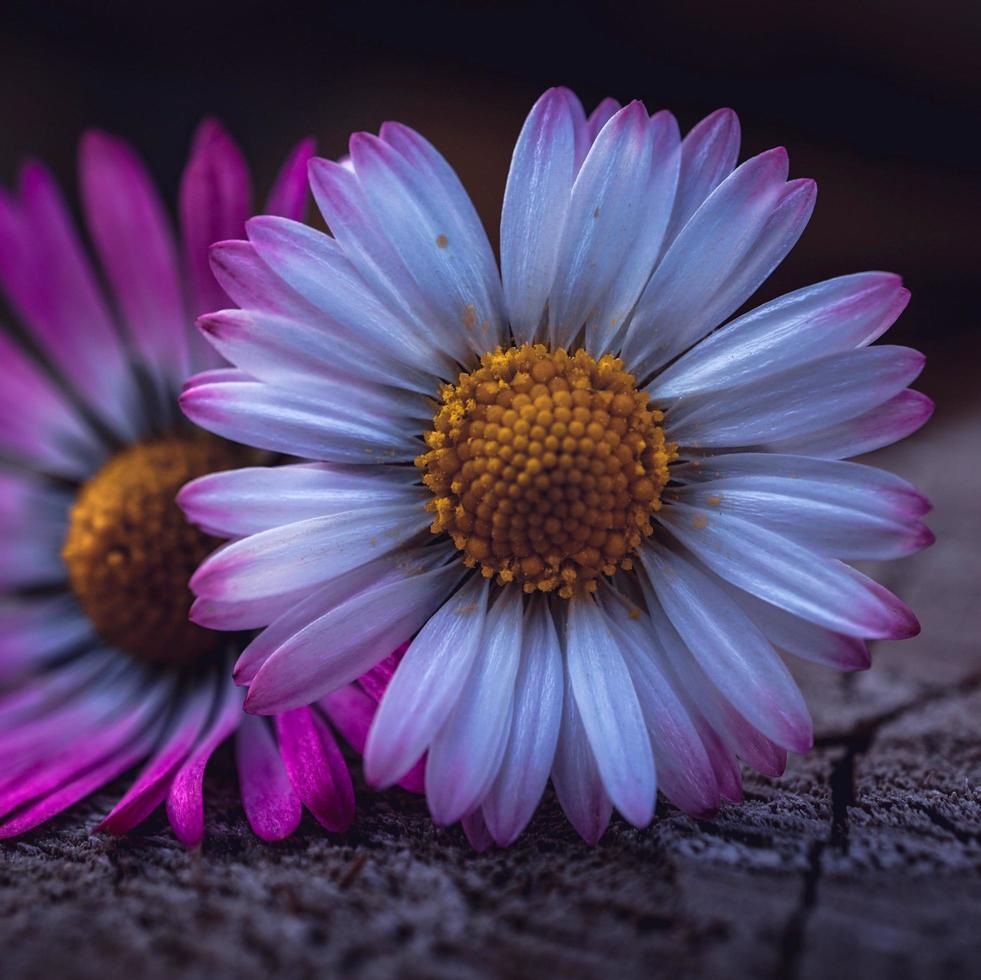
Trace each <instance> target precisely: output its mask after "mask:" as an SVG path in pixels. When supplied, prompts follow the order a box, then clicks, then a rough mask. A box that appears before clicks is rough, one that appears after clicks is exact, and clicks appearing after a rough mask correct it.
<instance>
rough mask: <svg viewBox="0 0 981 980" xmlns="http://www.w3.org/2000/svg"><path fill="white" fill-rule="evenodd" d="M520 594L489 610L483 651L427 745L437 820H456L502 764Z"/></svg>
mask: <svg viewBox="0 0 981 980" xmlns="http://www.w3.org/2000/svg"><path fill="white" fill-rule="evenodd" d="M522 596H523V593H522V592H521V590H520V589H519V588H517V587H516V586H511V587H510V588H504V589H503V590H502V591H501V594H500V595H499V596H498V598H497V601H496V602H495V603H494V606H493V607H492V608H491V610H490V612H489V613H488V614H487V622H486V624H485V626H484V636H483V639H482V641H481V647H482V649H481V650H479V651H478V653H477V656H476V659H475V661H474V664H473V666H472V667H471V668H470V673H469V674H468V675H467V678H466V680H465V681H464V682H463V685H462V689H461V690H460V694H459V697H458V698H457V699H456V703H455V704H454V706H453V710H452V712H451V713H450V716H449V718H448V719H447V720H446V722H445V724H444V725H443V726H442V728H440V730H439V732H438V733H437V734H436V737H435V738H434V739H433V742H432V744H431V745H430V747H429V757H428V759H427V760H426V799H427V801H428V803H429V810H430V812H431V813H432V815H433V819H434V820H435V821H436V822H437V823H439V824H451V823H455V822H456V821H457V820H459V819H460V818H461V817H463V816H464V815H465V814H467V813H469V812H470V811H471V810H472V809H473V808H474V807H475V806H477V805H478V804H479V803H480V802H481V801H482V800H483V798H484V796H485V795H486V793H487V791H488V790H489V789H490V787H491V784H492V783H493V781H494V777H495V776H496V775H497V772H498V769H499V768H500V765H501V760H502V759H503V757H504V750H505V747H506V746H507V742H508V733H509V731H510V729H511V718H512V713H513V710H514V682H515V677H516V676H517V673H518V664H519V663H520V660H521V632H522V624H521V616H522Z"/></svg>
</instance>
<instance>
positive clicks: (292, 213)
mask: <svg viewBox="0 0 981 980" xmlns="http://www.w3.org/2000/svg"><path fill="white" fill-rule="evenodd" d="M315 150H316V144H315V142H314V140H313V138H312V137H307V139H304V140H301V141H300V142H299V143H297V145H296V147H294V149H293V152H292V153H290V155H289V156H288V157H287V158H286V162H285V163H284V164H283V166H282V168H281V169H280V171H279V173H278V174H277V175H276V180H275V181H274V182H273V186H272V190H271V191H270V192H269V197H268V198H267V199H266V206H265V208H264V211H265V213H266V214H275V215H279V216H280V217H282V218H291V219H292V220H293V221H302V220H303V217H304V214H305V213H306V209H307V193H308V185H307V166H308V164H309V163H310V160H311V158H312V157H313V154H314V151H315ZM215 240H216V241H217V239H215Z"/></svg>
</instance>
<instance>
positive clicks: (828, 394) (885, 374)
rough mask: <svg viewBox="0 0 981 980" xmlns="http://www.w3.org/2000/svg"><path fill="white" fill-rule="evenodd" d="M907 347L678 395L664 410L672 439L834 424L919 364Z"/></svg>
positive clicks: (737, 440) (774, 433)
mask: <svg viewBox="0 0 981 980" xmlns="http://www.w3.org/2000/svg"><path fill="white" fill-rule="evenodd" d="M923 361H924V358H923V355H922V354H920V353H919V352H918V351H915V350H911V349H910V348H908V347H890V346H879V347H869V348H865V349H862V350H854V351H846V352H845V353H842V354H831V355H828V356H827V357H822V358H821V359H820V360H817V361H811V362H809V363H807V364H802V365H798V366H797V367H792V368H788V369H787V370H784V371H780V372H778V373H776V374H772V375H769V376H767V377H766V378H765V379H764V380H762V381H757V382H750V383H747V384H743V385H738V386H735V387H732V388H725V389H723V390H722V391H718V392H710V393H705V394H701V395H694V396H692V397H690V398H686V399H684V400H681V401H679V402H678V403H677V404H676V405H675V406H673V407H672V408H671V409H669V411H668V413H667V421H666V431H667V433H668V435H669V437H670V439H671V440H672V441H674V442H678V443H680V444H681V445H684V446H695V447H698V448H701V447H707V446H720V447H727V446H752V445H755V444H757V443H765V442H768V441H769V440H773V439H779V440H789V439H792V438H796V437H799V436H802V435H807V434H808V433H810V432H813V431H814V430H815V429H818V428H822V427H825V426H828V425H835V424H837V423H839V422H843V421H845V420H847V419H850V418H854V417H855V416H857V415H860V414H862V413H863V412H866V411H868V410H869V409H871V408H874V407H875V406H876V405H881V404H882V403H883V402H885V401H888V400H889V399H890V398H892V397H893V396H894V395H895V394H897V393H898V392H899V391H902V389H903V388H905V387H906V385H907V384H909V382H910V381H912V380H913V378H915V377H916V376H917V375H918V374H919V373H920V371H921V370H922V368H923Z"/></svg>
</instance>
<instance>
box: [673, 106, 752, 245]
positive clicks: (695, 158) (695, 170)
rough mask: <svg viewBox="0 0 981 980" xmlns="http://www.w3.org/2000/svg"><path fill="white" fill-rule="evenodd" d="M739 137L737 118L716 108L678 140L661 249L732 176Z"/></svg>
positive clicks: (737, 155)
mask: <svg viewBox="0 0 981 980" xmlns="http://www.w3.org/2000/svg"><path fill="white" fill-rule="evenodd" d="M739 138H740V131H739V117H738V116H737V115H736V114H735V113H734V112H733V111H732V109H717V110H716V111H715V112H713V113H712V114H711V115H708V116H706V117H705V118H704V119H703V120H702V121H701V122H700V123H698V125H697V126H695V127H693V128H692V130H691V131H690V132H689V133H688V135H687V136H685V138H684V140H682V143H681V172H680V175H679V179H678V192H677V194H676V196H675V199H674V207H673V209H672V211H671V221H670V222H669V224H668V230H667V231H666V232H665V235H664V243H665V247H668V246H670V245H671V243H672V242H673V241H674V240H675V239H676V238H677V237H678V233H679V232H680V231H681V229H682V228H684V227H685V225H686V224H688V221H689V219H690V218H691V216H692V215H693V214H694V213H695V212H696V211H697V210H698V209H699V208H700V207H701V206H702V202H703V201H704V200H705V199H706V198H707V197H708V196H709V194H711V193H712V191H714V190H715V188H716V187H718V186H719V184H721V183H722V181H723V180H725V178H726V177H728V176H729V174H731V173H732V168H733V167H735V165H736V160H737V158H738V157H739Z"/></svg>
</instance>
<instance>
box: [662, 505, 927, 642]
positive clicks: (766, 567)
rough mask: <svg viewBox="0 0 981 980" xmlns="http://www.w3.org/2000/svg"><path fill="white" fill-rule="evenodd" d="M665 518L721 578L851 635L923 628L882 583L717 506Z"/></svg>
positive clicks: (895, 634) (671, 510)
mask: <svg viewBox="0 0 981 980" xmlns="http://www.w3.org/2000/svg"><path fill="white" fill-rule="evenodd" d="M696 518H697V520H696ZM658 520H659V521H660V522H661V523H662V524H663V525H664V526H665V527H666V528H667V529H668V530H669V531H670V532H671V534H673V535H674V536H675V537H676V538H678V540H680V541H681V542H682V544H684V545H685V547H686V548H688V549H689V550H690V551H691V552H692V553H693V554H694V555H695V556H696V557H697V558H699V559H700V560H701V561H702V562H703V563H704V564H705V565H707V566H708V567H709V568H711V569H712V571H714V572H715V573H716V574H717V575H719V576H720V577H721V578H724V579H726V580H727V581H729V582H732V583H733V585H737V586H739V588H741V589H745V590H746V591H747V592H750V593H752V594H753V595H755V596H757V597H759V598H760V599H764V600H765V601H767V602H770V603H772V604H773V605H775V606H779V607H780V608H781V609H786V610H787V611H788V612H791V613H793V614H794V615H796V616H800V617H801V618H803V619H806V620H809V621H810V622H812V623H817V624H818V625H819V626H823V627H825V628H826V629H830V630H832V631H834V632H838V633H846V634H848V635H850V636H868V637H882V638H890V639H900V638H902V637H907V636H915V635H916V633H918V632H919V623H917V621H916V617H915V616H914V615H913V613H912V612H911V611H910V610H909V609H908V608H907V607H906V605H904V604H903V603H902V602H900V600H899V599H897V598H896V597H895V596H894V595H892V594H891V593H890V592H888V591H887V590H886V589H884V588H883V587H882V586H881V585H879V584H878V583H876V582H873V581H872V580H871V579H870V578H867V577H866V576H864V575H862V574H861V573H860V572H857V571H855V569H853V568H850V567H849V566H848V565H844V564H842V563H841V562H839V561H835V560H833V559H830V558H822V557H821V556H820V555H816V554H814V552H812V551H808V550H807V549H806V548H802V547H801V546H800V545H797V544H794V543H793V542H792V541H788V540H787V539H786V538H783V537H780V535H777V534H774V533H773V532H771V531H766V530H764V529H763V528H760V527H757V526H756V525H754V524H751V523H749V522H748V521H744V520H741V519H740V518H738V517H732V516H730V515H728V514H715V515H713V516H712V517H711V518H709V519H708V521H707V522H705V521H704V520H703V515H701V514H699V512H698V511H695V510H693V509H692V508H690V507H686V506H685V505H684V504H677V503H676V504H671V505H670V506H666V507H663V508H661V510H660V512H659V513H658Z"/></svg>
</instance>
